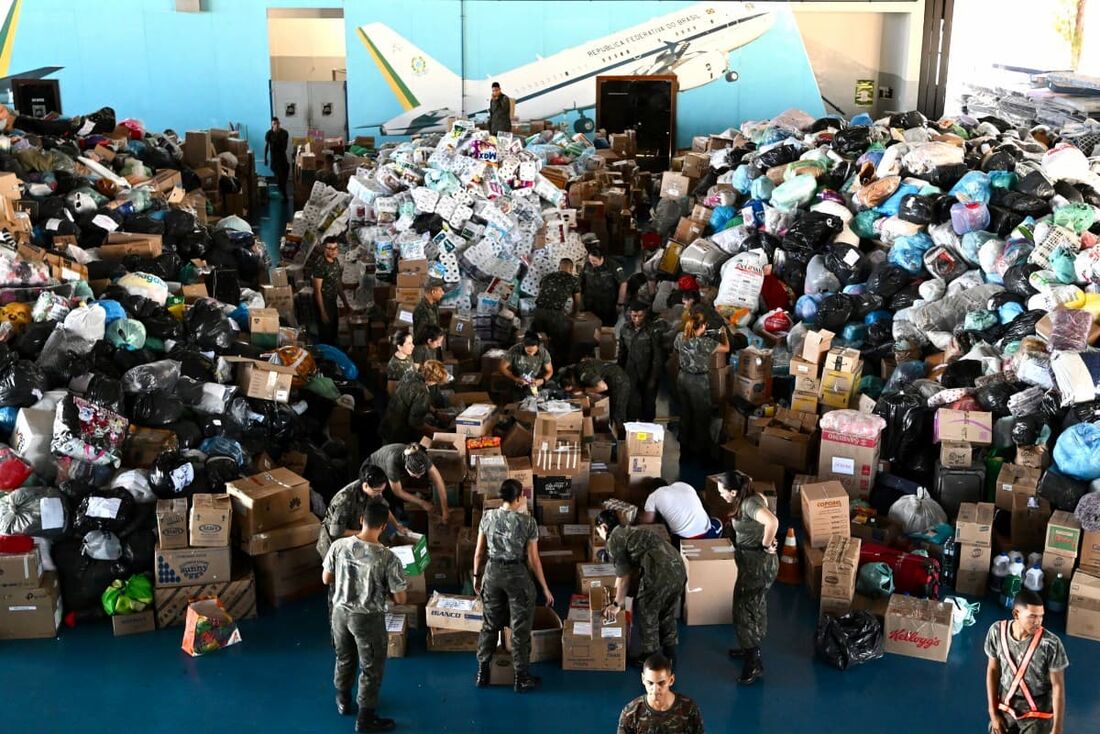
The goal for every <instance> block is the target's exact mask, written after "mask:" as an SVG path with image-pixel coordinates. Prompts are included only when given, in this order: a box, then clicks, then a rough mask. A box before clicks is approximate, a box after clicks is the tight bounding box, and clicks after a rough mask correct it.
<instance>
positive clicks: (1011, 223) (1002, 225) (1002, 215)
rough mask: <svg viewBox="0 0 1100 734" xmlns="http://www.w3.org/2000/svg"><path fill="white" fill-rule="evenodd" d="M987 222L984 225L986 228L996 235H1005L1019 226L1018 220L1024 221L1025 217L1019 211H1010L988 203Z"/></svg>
mask: <svg viewBox="0 0 1100 734" xmlns="http://www.w3.org/2000/svg"><path fill="white" fill-rule="evenodd" d="M988 209H989V224H987V225H986V230H987V231H989V232H993V233H994V234H996V235H997V236H998V237H1007V236H1008V235H1010V234H1012V230H1014V229H1016V227H1017V226H1019V224H1020V222H1022V221H1024V219H1025V217H1024V215H1023V214H1021V213H1019V212H1014V211H1011V210H1010V209H1005V208H1003V207H999V206H995V205H993V204H990V205H989V207H988Z"/></svg>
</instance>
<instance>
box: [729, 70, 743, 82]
mask: <svg viewBox="0 0 1100 734" xmlns="http://www.w3.org/2000/svg"><path fill="white" fill-rule="evenodd" d="M740 78H741V75H740V74H738V73H737V72H736V71H727V72H726V81H727V82H735V81H737V80H738V79H740Z"/></svg>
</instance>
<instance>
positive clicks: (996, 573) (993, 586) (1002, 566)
mask: <svg viewBox="0 0 1100 734" xmlns="http://www.w3.org/2000/svg"><path fill="white" fill-rule="evenodd" d="M1008 564H1009V560H1008V554H1007V553H999V554H998V555H997V557H996V558H994V559H993V572H992V573H991V574H990V575H989V589H990V591H992V592H993V593H995V594H1000V593H1001V587H1002V585H1003V584H1004V580H1005V576H1008Z"/></svg>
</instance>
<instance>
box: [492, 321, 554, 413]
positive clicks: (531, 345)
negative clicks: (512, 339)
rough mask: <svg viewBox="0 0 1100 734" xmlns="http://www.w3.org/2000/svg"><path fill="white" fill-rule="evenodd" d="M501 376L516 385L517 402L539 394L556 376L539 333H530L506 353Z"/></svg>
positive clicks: (515, 398) (515, 396)
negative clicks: (548, 381)
mask: <svg viewBox="0 0 1100 734" xmlns="http://www.w3.org/2000/svg"><path fill="white" fill-rule="evenodd" d="M500 374H502V375H504V376H505V377H507V378H508V379H509V380H511V381H512V382H513V383H515V387H514V388H513V395H512V400H516V401H518V400H523V399H524V398H526V397H529V396H530V395H531V394H532V392H538V389H539V388H540V387H542V386H543V385H544V384H546V381H547V380H549V379H550V378H551V377H553V376H554V364H553V362H552V361H551V359H550V352H548V351H547V350H546V347H544V346H542V344H541V343H540V342H539V335H538V333H537V332H534V331H528V332H527V333H526V334H524V335H523V341H522V342H520V343H519V344H515V345H513V346H512V347H511V348H510V349H509V350H508V351H507V352H505V353H504V359H502V360H500ZM532 388H533V389H534V390H533V391H532Z"/></svg>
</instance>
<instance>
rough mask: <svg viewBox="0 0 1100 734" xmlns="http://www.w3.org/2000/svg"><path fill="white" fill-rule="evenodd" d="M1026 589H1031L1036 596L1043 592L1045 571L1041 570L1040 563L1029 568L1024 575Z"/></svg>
mask: <svg viewBox="0 0 1100 734" xmlns="http://www.w3.org/2000/svg"><path fill="white" fill-rule="evenodd" d="M1024 588H1025V589H1031V590H1032V591H1034V592H1035V593H1036V594H1038V593H1039V592H1041V591H1042V590H1043V569H1041V568H1039V564H1038V563H1036V564H1035V565H1034V566H1032V567H1031V568H1029V569H1028V570H1027V573H1026V574H1025V575H1024Z"/></svg>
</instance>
